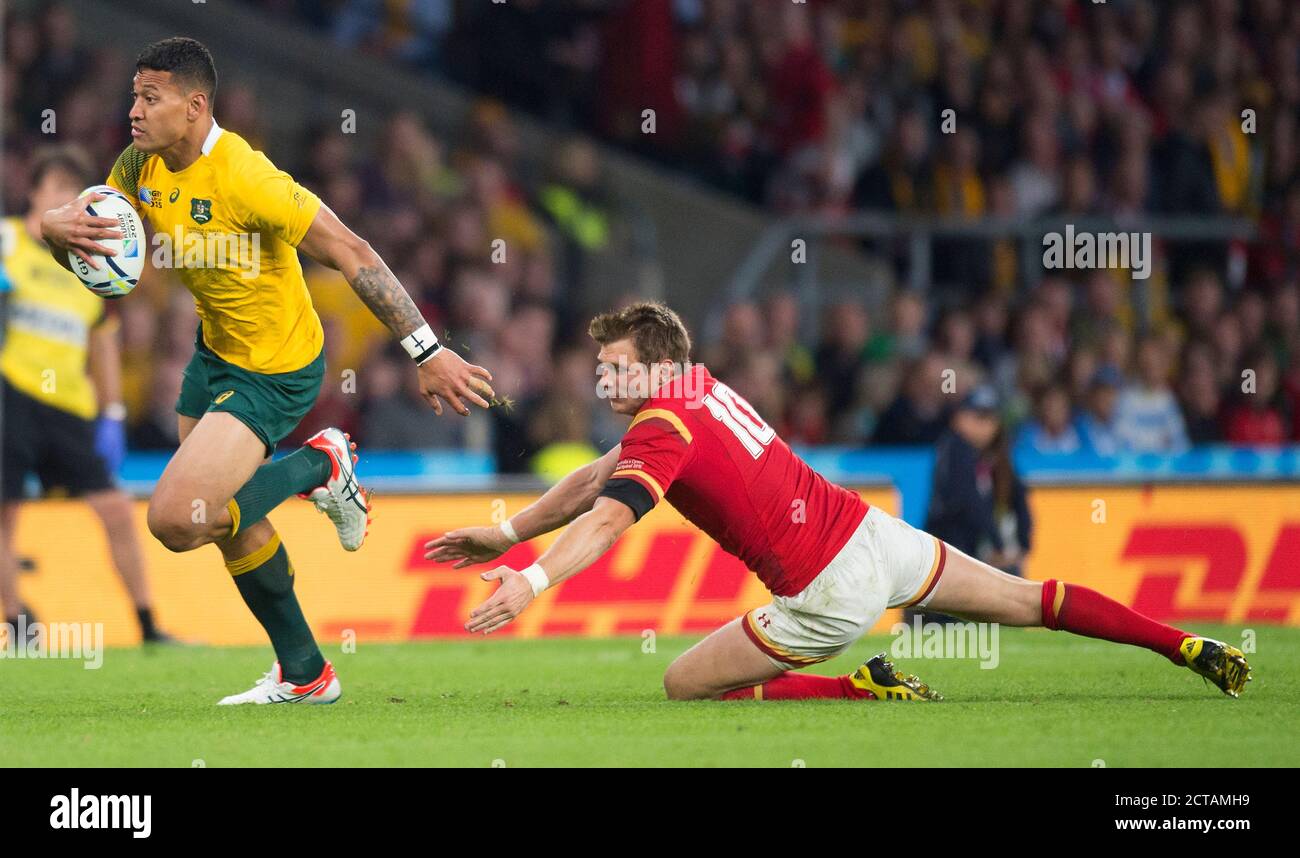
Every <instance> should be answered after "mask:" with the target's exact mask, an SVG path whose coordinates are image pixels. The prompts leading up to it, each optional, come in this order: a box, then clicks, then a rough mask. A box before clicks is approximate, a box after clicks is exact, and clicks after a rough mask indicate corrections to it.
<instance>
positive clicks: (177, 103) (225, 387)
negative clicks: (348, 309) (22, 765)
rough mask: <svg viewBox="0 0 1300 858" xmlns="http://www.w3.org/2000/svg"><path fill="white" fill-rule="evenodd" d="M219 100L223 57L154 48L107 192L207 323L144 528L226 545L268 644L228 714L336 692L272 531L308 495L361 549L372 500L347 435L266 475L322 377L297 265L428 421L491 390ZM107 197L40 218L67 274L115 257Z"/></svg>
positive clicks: (194, 544)
mask: <svg viewBox="0 0 1300 858" xmlns="http://www.w3.org/2000/svg"><path fill="white" fill-rule="evenodd" d="M216 90H217V73H216V68H215V66H214V65H213V62H212V56H211V55H210V54H209V53H208V50H207V48H205V47H204V46H203V45H202V44H200V43H199V42H197V41H195V40H194V39H188V38H181V37H176V38H170V39H164V40H163V41H160V42H156V43H154V44H152V45H149V46H148V47H146V48H145V49H144V50H143V51H142V52H141V53H140V55H139V56H138V57H137V59H136V74H135V77H134V79H133V89H132V96H133V99H134V100H133V103H132V106H131V111H130V121H131V138H132V141H133V142H132V143H131V145H130V146H128V147H127V149H126V150H125V151H124V152H123V153H122V154H121V156H120V157H119V158H118V160H117V163H116V164H115V165H114V167H113V170H112V173H111V175H110V177H109V184H110V185H112V186H113V187H115V188H117V189H119V190H121V191H122V192H123V193H125V194H126V195H127V197H129V198H130V199H131V200H132V201H133V202H134V204H135V206H136V209H137V211H139V212H140V214H141V217H142V218H143V219H144V220H145V221H146V222H147V223H148V224H149V225H150V226H152V228H153V230H154V233H155V235H154V241H153V244H154V245H155V248H154V249H153V251H152V253H153V255H154V256H155V258H156V257H157V255H158V251H159V249H164V248H165V247H167V246H170V248H171V251H172V254H173V263H172V264H173V266H174V267H176V268H177V271H178V274H179V276H180V278H181V280H182V281H183V282H184V283H185V285H186V287H187V288H188V289H189V290H190V292H191V293H192V294H193V295H194V300H195V304H196V306H197V308H198V313H199V318H200V326H199V331H198V336H197V340H196V347H195V354H194V359H193V360H192V361H191V362H190V364H189V366H188V367H187V368H186V370H185V377H184V381H183V384H182V388H181V394H180V397H179V399H178V401H177V404H176V410H177V412H178V414H179V415H180V416H179V421H180V422H179V425H180V438H181V444H180V447H179V449H178V450H177V451H176V454H175V455H174V456H173V457H172V459H171V461H170V462H169V463H168V465H167V468H166V469H165V470H164V472H163V475H162V477H161V478H160V479H159V481H158V484H157V487H156V488H155V490H154V494H153V497H152V499H151V500H150V503H149V516H148V521H149V529H150V531H152V533H153V534H154V536H156V537H157V538H158V539H159V540H160V541H161V542H162V543H163V544H164V545H166V546H167V547H168V548H169V549H171V550H173V551H191V550H193V549H195V548H198V547H199V546H201V545H205V544H207V543H209V542H212V543H215V544H216V545H217V547H218V548H220V549H221V553H222V554H223V555H224V557H225V560H226V566H227V568H228V569H229V571H230V573H231V575H232V576H234V580H235V585H236V587H237V588H238V589H239V592H240V594H241V595H242V596H243V598H244V601H245V603H246V604H247V605H248V607H249V609H250V610H251V611H252V613H253V614H254V616H256V617H257V619H258V621H259V622H261V624H262V627H263V628H264V629H265V630H266V632H267V635H268V636H269V637H270V639H271V644H272V646H273V647H274V649H275V654H276V658H277V661H276V663H275V664H274V665H273V666H272V668H271V670H270V672H268V673H267V674H266V676H264V677H263V678H262V679H261V680H259V681H258V682H257V683H256V684H255V685H254V686H253V688H252V689H251V690H250V691H247V692H244V693H243V694H237V695H232V696H230V697H227V698H224V699H223V700H222V701H220V702H221V703H223V704H241V703H286V702H304V703H332V702H333V701H334V700H336V699H338V697H339V694H340V689H339V682H338V678H337V676H335V673H334V669H333V667H332V666H331V665H330V664H329V663H328V662H327V661H325V659H324V657H323V656H322V655H321V652H320V649H319V648H318V647H317V645H316V641H315V640H314V638H313V637H312V634H311V630H310V628H309V627H308V625H307V622H306V620H305V619H304V617H303V614H302V610H301V608H300V607H299V605H298V601H297V599H296V597H295V596H294V594H293V574H294V572H293V566H292V564H291V563H290V561H289V558H288V555H287V553H286V550H285V547H284V546H283V545H282V544H281V542H280V537H279V536H278V535H277V534H276V532H275V529H274V528H273V527H272V526H271V524H270V522H268V521H267V520H266V515H267V513H269V512H270V511H271V510H272V509H274V508H275V507H276V506H278V505H279V504H280V503H282V502H283V501H284V500H286V499H287V498H289V497H291V496H293V495H295V494H308V495H310V497H311V498H312V500H313V501H314V502H315V503H316V505H317V507H318V508H319V509H320V510H321V511H323V512H325V513H326V514H328V515H329V517H330V519H331V520H332V521H333V522H334V524H335V527H336V528H337V530H338V534H339V539H340V541H341V542H342V543H343V547H344V548H345V549H347V550H350V551H355V550H356V549H357V548H359V547H360V546H361V542H362V539H363V537H364V536H365V531H366V525H367V523H368V513H369V497H368V495H367V494H366V493H365V492H363V490H362V489H361V487H360V485H359V484H358V482H357V479H356V474H355V471H354V463H355V461H356V457H355V456H354V455H353V453H352V450H353V449H355V445H353V444H351V443H350V439H348V438H346V436H344V435H343V433H342V432H340V431H339V430H337V429H332V428H331V429H325V430H322V431H321V432H319V433H318V434H316V435H315V436H313V437H312V438H311V439H310V440H309V441H308V442H307V444H306V445H304V446H303V447H302V448H300V449H299V450H297V451H295V452H293V453H292V454H290V455H288V456H286V457H284V458H282V459H280V460H278V461H276V462H272V463H269V464H264V460H265V459H266V458H268V457H269V456H270V454H271V452H272V451H273V450H274V448H275V445H276V443H277V442H278V441H280V439H282V438H284V437H285V436H286V435H287V434H288V433H289V432H290V431H292V430H293V428H294V427H295V426H296V425H297V423H298V421H299V420H301V419H302V417H303V415H305V414H306V413H307V412H308V410H310V408H311V406H312V403H313V402H314V401H315V399H316V394H317V392H318V391H319V390H320V385H321V379H322V377H323V374H324V360H325V359H324V354H323V352H322V343H323V339H324V335H323V332H322V329H321V323H320V319H319V317H318V316H317V315H316V311H315V309H314V308H313V307H312V303H311V296H310V295H309V293H308V291H307V286H306V283H305V282H304V280H303V275H302V267H301V265H300V264H299V262H298V255H297V251H298V250H301V251H302V252H303V253H306V254H307V255H308V256H310V257H311V258H313V259H315V260H316V261H318V262H320V263H321V264H323V265H327V266H329V267H331V268H334V269H337V270H338V271H340V272H342V274H343V276H344V277H345V278H346V279H347V281H348V283H349V284H351V286H352V288H353V290H354V291H355V292H356V294H357V295H358V296H359V297H360V298H361V300H362V301H363V302H364V303H365V305H366V306H367V307H368V308H369V309H370V311H371V312H372V313H374V314H375V316H376V317H377V318H379V319H380V320H381V321H382V322H384V323H385V324H386V325H387V326H388V328H389V329H390V330H391V331H392V332H393V335H394V336H395V337H397V338H399V339H400V340H401V342H402V345H403V346H404V347H405V348H406V350H407V352H408V353H409V354H410V355H411V357H412V358H413V360H414V362H415V363H416V365H417V367H418V368H417V370H416V372H417V373H418V375H419V380H420V389H421V391H422V393H423V394H424V397H425V398H426V399H427V400H428V401H429V403H430V404H431V405H432V406H433V409H434V411H435V413H438V414H441V413H442V404H441V403H440V402H439V397H441V398H442V399H445V400H446V401H447V402H448V403H449V404H450V405H451V406H452V408H454V409H455V410H456V411H457V412H459V413H460V414H462V415H465V414H468V413H469V407H468V406H467V405H466V404H465V403H466V402H470V403H473V404H475V405H478V406H480V407H484V408H486V407H487V404H488V403H487V402H486V401H485V400H484V399H483V398H482V397H481V396H479V395H478V394H477V393H476V392H474V390H472V389H471V383H472V382H473V383H475V384H484V385H485V381H490V380H491V378H492V376H491V374H490V373H489V372H488V371H487V370H486V369H483V368H482V367H478V366H473V365H471V364H468V363H466V362H465V361H464V360H462V359H461V358H460V357H459V356H458V355H456V354H455V353H454V352H452V351H451V350H450V349H447V348H445V347H442V346H441V345H440V344H439V343H438V342H437V338H436V337H435V336H434V335H433V332H432V331H431V330H430V329H429V326H428V325H427V324H426V323H425V321H424V318H423V317H422V316H421V314H420V311H419V310H418V309H417V308H416V306H415V303H414V302H413V301H412V300H411V298H410V296H409V295H407V293H406V290H405V289H403V288H402V285H401V284H400V283H398V282H397V278H395V277H394V276H393V274H392V272H391V271H390V270H389V268H388V266H387V265H385V264H384V261H383V260H382V259H380V258H379V256H378V255H377V254H376V253H375V252H374V250H373V249H371V247H370V245H369V244H368V243H367V242H366V241H364V240H363V239H361V238H359V237H358V236H356V235H355V234H354V233H353V232H352V231H351V230H349V229H348V228H347V227H346V226H344V225H343V224H342V223H341V222H340V221H339V219H338V218H337V217H336V216H335V215H334V213H333V212H332V211H330V209H329V208H328V207H327V206H325V205H323V204H322V203H321V201H320V199H319V198H318V197H317V196H316V195H315V194H313V193H312V192H311V191H309V190H307V189H306V188H304V187H303V186H301V185H299V184H298V183H297V182H295V181H294V180H293V178H292V177H290V176H289V175H288V174H287V173H285V172H283V171H281V170H278V169H276V167H275V166H274V165H273V164H272V163H271V162H270V160H268V159H267V158H266V156H265V155H263V154H262V153H260V152H256V151H254V150H253V149H252V148H251V147H250V146H249V145H248V143H246V142H245V141H244V140H243V139H242V138H240V137H239V136H238V135H237V134H234V133H232V132H230V131H225V130H223V129H222V128H221V127H220V126H219V125H218V124H217V122H216V121H215V119H214V118H213V98H214V96H215V94H216ZM99 198H100V197H99V196H98V195H95V194H92V195H88V196H87V197H85V198H82V199H81V200H78V201H76V202H74V203H71V204H69V205H66V206H63V207H61V208H58V209H53V210H51V211H49V212H46V214H45V216H44V218H43V220H42V223H41V226H42V234H43V235H44V237H45V239H46V241H47V243H49V244H50V246H51V248H52V249H53V252H54V254H55V258H60V257H64V258H63V259H61V261H65V262H66V251H67V250H72V251H73V252H74V253H76V254H77V255H79V256H81V257H82V258H83V259H86V260H87V262H92V263H93V262H94V260H93V259H92V258H91V255H93V254H103V253H104V251H105V248H104V247H102V246H101V245H99V244H98V243H97V242H98V240H100V239H105V238H114V237H119V236H118V233H117V232H116V231H114V230H112V229H111V228H110V227H112V226H113V225H114V223H115V222H110V221H107V220H106V219H104V218H98V217H92V216H90V215H88V214H87V212H86V206H87V204H88V203H89V202H93V201H95V200H97V199H99ZM160 238H161V239H162V241H163V242H164V243H160ZM241 242H242V243H241ZM167 243H169V244H167ZM221 248H225V250H226V252H224V253H223V252H222V251H221ZM489 391H490V388H485V392H489ZM489 395H490V393H489Z"/></svg>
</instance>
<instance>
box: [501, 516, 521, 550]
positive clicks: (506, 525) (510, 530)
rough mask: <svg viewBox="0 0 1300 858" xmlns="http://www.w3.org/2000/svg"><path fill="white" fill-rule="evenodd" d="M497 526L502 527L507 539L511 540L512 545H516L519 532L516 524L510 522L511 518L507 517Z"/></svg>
mask: <svg viewBox="0 0 1300 858" xmlns="http://www.w3.org/2000/svg"><path fill="white" fill-rule="evenodd" d="M497 526H498V527H500V528H501V532H502V533H504V534H505V535H506V539H509V540H510V544H511V545H514V544H515V543H517V542H518V541H519V534H518V533H517V532H516V531H515V527H514V525H512V524H511V523H510V519H508V518H507V519H506V520H505V521H503V522H501V524H499V525H497Z"/></svg>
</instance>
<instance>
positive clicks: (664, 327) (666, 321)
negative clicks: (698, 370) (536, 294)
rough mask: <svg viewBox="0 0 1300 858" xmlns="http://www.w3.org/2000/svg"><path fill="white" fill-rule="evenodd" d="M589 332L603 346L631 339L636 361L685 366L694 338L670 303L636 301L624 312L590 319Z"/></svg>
mask: <svg viewBox="0 0 1300 858" xmlns="http://www.w3.org/2000/svg"><path fill="white" fill-rule="evenodd" d="M587 333H589V334H590V335H591V338H592V339H593V340H595V341H596V342H598V343H600V344H601V345H602V346H604V345H609V344H610V343H612V342H615V341H617V340H622V339H627V338H631V340H632V345H633V346H635V347H636V356H637V360H639V361H641V362H642V363H646V364H656V363H659V362H660V361H665V360H670V361H672V362H673V363H675V364H685V363H687V361H689V360H690V356H691V335H690V334H689V333H687V331H686V325H684V324H683V323H682V319H681V317H680V316H678V315H677V313H676V312H674V311H673V309H672V308H671V307H669V306H668V305H667V304H661V303H660V302H658V301H637V302H635V303H632V304H628V305H627V306H626V307H624V308H622V309H621V310H615V311H613V312H611V313H601V314H600V315H598V316H596V318H594V319H592V320H591V324H590V325H589V326H588V327H587Z"/></svg>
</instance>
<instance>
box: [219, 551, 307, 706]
mask: <svg viewBox="0 0 1300 858" xmlns="http://www.w3.org/2000/svg"><path fill="white" fill-rule="evenodd" d="M226 568H227V569H229V570H230V574H231V575H232V576H234V579H235V586H236V587H238V588H239V595H241V596H243V597H244V604H246V605H248V609H249V610H250V611H252V612H253V616H255V617H257V621H258V622H259V623H261V624H262V628H264V629H266V634H267V636H268V637H270V638H271V646H272V647H273V648H274V649H275V657H276V658H277V659H279V660H280V673H281V678H282V679H283V680H284V681H285V682H292V683H293V684H294V685H302V684H304V683H307V682H310V681H311V680H313V679H315V678H316V677H318V676H320V673H321V671H322V670H324V669H325V657H324V656H322V655H321V653H320V648H319V647H318V646H316V639H315V638H313V637H312V634H311V628H309V627H308V625H307V620H306V618H305V617H303V615H302V608H301V607H299V606H298V598H297V597H296V596H295V595H294V594H293V564H292V563H290V562H289V554H288V552H287V551H285V550H284V546H283V545H281V544H280V535H279V534H278V533H277V534H275V535H274V536H272V537H271V541H270V542H268V543H267V544H266V545H264V546H262V547H261V548H259V549H257V550H256V551H254V552H253V553H252V554H249V555H248V556H247V557H241V558H239V559H238V560H227V561H226Z"/></svg>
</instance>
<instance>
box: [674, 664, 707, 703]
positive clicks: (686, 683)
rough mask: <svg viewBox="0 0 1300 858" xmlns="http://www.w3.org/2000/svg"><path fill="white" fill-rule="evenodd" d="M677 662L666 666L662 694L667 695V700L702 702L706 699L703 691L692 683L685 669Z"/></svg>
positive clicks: (705, 693)
mask: <svg viewBox="0 0 1300 858" xmlns="http://www.w3.org/2000/svg"><path fill="white" fill-rule="evenodd" d="M679 661H680V659H679V660H678V661H674V662H673V663H672V664H670V665H668V669H667V670H665V671H664V693H665V694H666V695H668V699H669V700H702V699H704V698H705V697H708V696H709V695H708V693H707V692H706V690H705V689H702V688H700V687H699V685H697V684H695V683H692V682H691V681H690V680H689V678H688V676H687V671H686V669H685V668H683V667H680V666H678V665H679Z"/></svg>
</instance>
